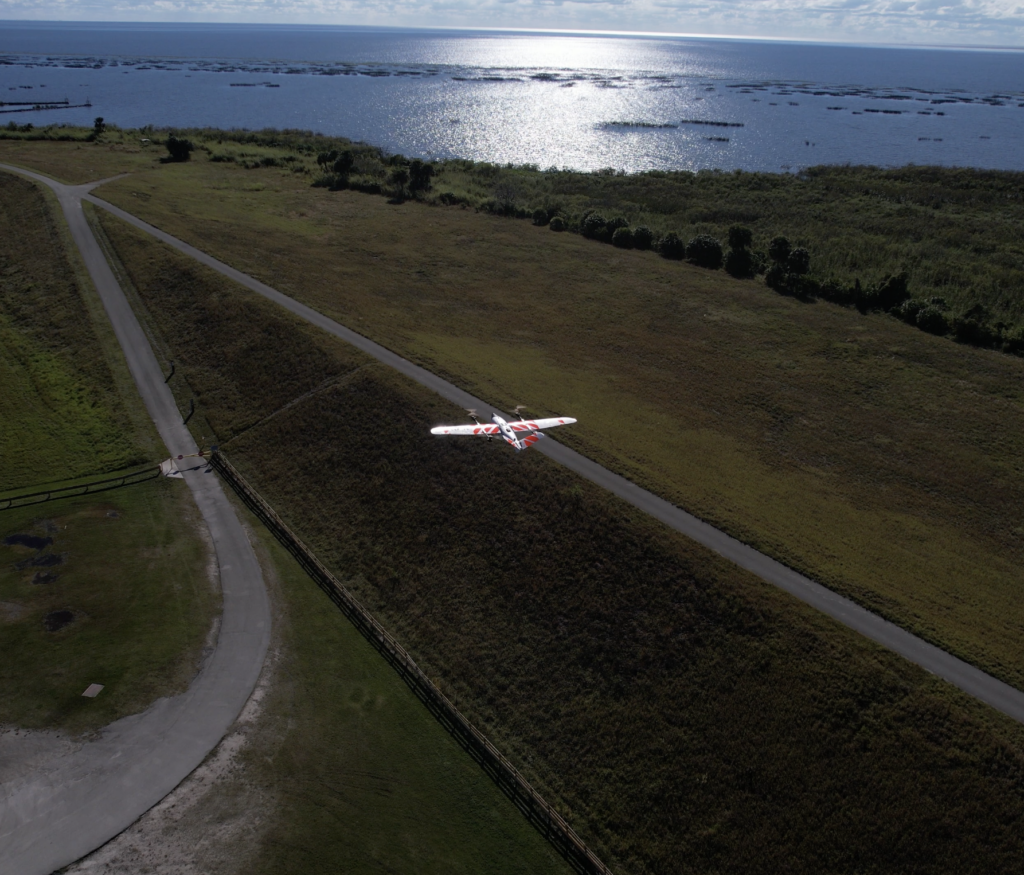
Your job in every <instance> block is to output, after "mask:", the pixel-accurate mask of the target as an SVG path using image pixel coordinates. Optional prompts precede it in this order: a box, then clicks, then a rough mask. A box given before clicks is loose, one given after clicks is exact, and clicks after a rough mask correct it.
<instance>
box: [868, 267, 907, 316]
mask: <svg viewBox="0 0 1024 875" xmlns="http://www.w3.org/2000/svg"><path fill="white" fill-rule="evenodd" d="M909 297H910V292H908V291H907V275H906V273H898V274H895V275H892V276H887V277H885V278H884V279H883V280H882V281H881V282H880V283H879V284H878V286H876V288H875V294H874V298H875V301H874V304H875V306H876V307H878V308H879V309H880V310H885V311H889V310H895V309H896V308H897V307H899V306H900V304H902V303H903V302H904V301H905V300H907V298H909Z"/></svg>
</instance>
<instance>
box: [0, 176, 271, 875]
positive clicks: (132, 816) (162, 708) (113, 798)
mask: <svg viewBox="0 0 1024 875" xmlns="http://www.w3.org/2000/svg"><path fill="white" fill-rule="evenodd" d="M0 170H6V171H9V172H11V173H17V174H20V175H22V176H27V177H29V178H31V179H33V180H35V181H36V182H40V183H42V184H44V185H47V186H49V187H50V188H51V189H52V190H53V191H54V192H55V193H56V195H57V198H58V200H59V201H60V205H61V208H62V209H63V211H64V216H65V218H66V219H67V222H68V225H69V226H70V228H71V233H72V236H73V238H74V241H75V244H76V245H77V247H78V249H79V251H80V252H81V254H82V258H83V259H84V260H85V264H86V267H87V268H88V271H89V275H90V277H91V278H92V281H93V284H94V285H95V287H96V290H97V292H98V293H99V295H100V298H101V299H102V301H103V306H104V308H105V309H106V312H107V315H108V316H109V318H110V322H111V324H112V325H113V328H114V332H115V334H116V335H117V339H118V342H119V343H120V345H121V349H122V350H123V351H124V354H125V358H126V359H127V361H128V367H129V369H130V370H131V374H132V377H133V378H134V379H135V384H136V386H138V389H139V393H140V394H141V395H142V400H143V401H144V402H145V405H146V409H147V410H148V411H149V414H150V416H151V417H152V418H153V422H154V423H155V424H156V427H157V430H158V431H159V433H160V436H161V438H163V441H164V443H165V444H166V445H167V450H168V453H169V455H172V456H177V455H179V454H181V455H186V454H188V453H195V452H196V451H197V449H198V448H197V447H196V444H195V442H194V441H193V440H192V436H191V435H190V434H189V432H188V429H187V428H186V427H185V426H184V425H183V424H182V417H181V413H180V412H179V411H178V408H177V405H176V404H175V402H174V398H173V397H172V395H171V391H170V389H169V388H168V387H167V385H166V384H165V383H164V374H163V371H162V369H161V367H160V365H159V363H158V362H157V360H156V357H155V356H154V354H153V350H152V348H151V347H150V345H149V341H148V340H147V338H146V335H145V334H144V332H143V330H142V327H141V326H140V325H139V322H138V320H137V319H136V318H135V314H134V313H133V312H132V309H131V307H130V306H129V304H128V300H127V299H126V298H125V295H124V292H123V291H122V290H121V287H120V286H119V285H118V283H117V280H116V279H115V277H114V274H113V272H112V271H111V269H110V266H109V265H108V264H107V261H106V259H105V258H104V256H103V253H102V251H101V249H100V246H99V244H98V243H97V241H96V238H95V236H94V235H93V233H92V230H91V229H90V228H89V226H88V224H87V222H86V219H85V214H84V213H83V210H82V197H83V196H85V195H86V193H87V192H88V191H89V190H90V189H91V188H93V187H95V186H96V185H99V184H100V183H98V182H96V183H91V184H88V185H79V186H69V185H61V184H60V183H57V182H55V181H54V180H52V179H49V178H47V177H45V176H42V175H40V174H37V173H32V172H30V171H27V170H22V169H21V168H18V167H10V166H7V165H2V164H0ZM185 481H186V483H187V484H188V486H189V488H190V489H191V490H192V494H193V496H194V497H195V501H196V504H197V505H198V507H199V510H200V512H201V513H202V515H203V519H204V520H205V522H206V525H207V527H208V528H209V531H210V535H211V537H212V539H213V543H214V547H215V549H216V555H217V563H218V565H219V570H220V585H221V591H222V594H223V613H222V615H221V619H220V629H219V635H218V639H217V645H216V649H215V650H214V652H213V653H212V654H210V656H209V657H208V658H207V659H206V661H205V662H204V664H203V667H202V670H201V671H200V673H199V674H198V675H197V676H196V678H195V679H194V680H193V682H192V685H191V686H190V687H189V688H188V690H187V691H186V692H185V693H183V694H181V695H180V696H174V697H173V698H165V699H159V700H157V701H156V702H154V703H153V705H151V706H150V707H149V708H148V709H147V710H146V711H144V712H143V713H141V714H136V715H133V716H131V717H126V718H124V719H122V720H119V721H117V722H116V723H112V724H111V725H110V726H107V727H105V728H104V729H103V730H101V732H100V734H99V737H98V738H96V739H95V740H92V741H89V742H87V743H85V744H82V745H79V746H75V747H74V748H73V749H72V750H70V751H69V752H68V753H66V754H65V755H64V756H62V757H59V758H58V759H57V760H55V761H52V762H50V763H49V765H48V767H47V768H44V769H39V770H37V771H35V772H33V773H31V774H28V775H25V776H23V777H20V778H17V779H15V780H13V781H9V782H7V783H5V784H3V785H2V786H0V871H3V872H4V873H5V875H8V873H9V875H48V873H51V872H53V871H54V870H55V869H59V868H62V867H64V866H66V865H68V864H69V863H72V862H74V861H75V860H77V859H79V858H80V857H83V856H85V855H86V854H88V853H89V852H90V851H93V850H95V849H96V848H98V847H99V846H100V845H102V844H104V843H105V842H107V841H109V840H110V839H111V838H113V837H114V836H115V835H117V834H118V833H119V832H121V831H122V830H123V829H125V828H126V827H128V826H129V825H131V824H132V823H133V822H134V821H135V820H137V819H138V818H139V817H140V816H141V815H142V814H144V813H145V812H146V811H147V810H149V809H150V808H151V807H152V806H153V805H155V804H156V803H157V802H159V801H160V800H161V799H163V797H164V796H166V795H167V794H168V793H169V792H170V791H171V790H173V789H174V788H175V787H176V786H177V785H178V784H179V783H180V782H181V780H182V779H183V778H185V777H186V776H187V775H188V774H189V773H190V772H191V771H192V770H193V769H195V768H196V766H198V765H199V764H200V763H201V762H202V760H203V759H204V758H205V757H206V755H207V754H208V753H209V752H210V751H211V750H213V748H214V747H215V746H216V745H217V743H218V742H219V741H220V740H221V738H222V737H223V736H224V734H225V733H226V732H227V730H228V728H229V727H230V726H231V724H232V723H233V722H234V721H235V718H236V717H237V716H238V714H239V713H240V712H241V710H242V707H243V706H244V704H245V702H246V700H247V699H248V698H249V696H250V694H251V693H252V690H253V688H254V687H255V685H256V681H257V679H258V677H259V674H260V670H261V669H262V667H263V660H264V657H265V656H266V652H267V646H268V644H269V641H270V604H269V600H268V598H267V592H266V588H265V586H264V583H263V575H262V572H261V570H260V566H259V563H258V561H257V559H256V555H255V553H254V552H253V549H252V545H251V544H250V543H249V540H248V538H247V537H246V534H245V531H244V530H243V529H242V525H241V523H240V522H239V519H238V516H237V514H236V513H235V510H234V507H233V506H232V505H231V504H230V502H229V501H228V499H227V497H226V496H225V494H224V492H223V490H222V489H221V486H220V482H219V481H218V479H217V476H216V475H215V474H213V473H209V474H204V473H202V472H201V471H198V470H197V471H190V472H186V473H185Z"/></svg>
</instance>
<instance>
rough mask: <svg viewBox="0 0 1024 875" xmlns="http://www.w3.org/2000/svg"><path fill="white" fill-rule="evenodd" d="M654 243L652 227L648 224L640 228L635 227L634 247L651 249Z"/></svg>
mask: <svg viewBox="0 0 1024 875" xmlns="http://www.w3.org/2000/svg"><path fill="white" fill-rule="evenodd" d="M653 243H654V234H653V233H651V229H650V228H648V227H647V226H646V225H641V226H640V227H639V228H634V229H633V248H634V249H650V248H651V245H652V244H653Z"/></svg>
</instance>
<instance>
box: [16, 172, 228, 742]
mask: <svg viewBox="0 0 1024 875" xmlns="http://www.w3.org/2000/svg"><path fill="white" fill-rule="evenodd" d="M0 178H2V184H0V491H2V493H3V494H5V495H7V494H11V493H14V492H17V493H19V494H23V493H26V492H32V491H35V489H37V488H38V489H41V488H42V487H43V486H44V485H47V486H53V485H60V484H62V483H65V484H66V483H69V482H72V481H77V482H81V481H82V480H83V479H87V478H94V477H97V476H99V475H103V474H108V473H111V472H114V471H119V470H123V469H125V468H128V467H131V466H135V465H139V464H142V463H146V462H149V463H151V464H154V465H155V464H156V462H157V461H158V459H159V458H161V456H160V451H161V449H162V447H161V446H160V443H159V439H158V438H157V436H156V434H155V430H154V428H153V426H152V424H151V422H150V421H149V418H148V416H147V414H146V411H145V408H144V407H143V405H142V403H141V399H140V398H139V397H138V394H137V392H136V390H135V386H134V384H133V383H132V382H131V377H130V376H129V374H128V370H127V366H126V365H125V363H124V359H123V357H122V355H121V352H120V349H119V347H118V346H117V342H116V340H115V339H114V337H113V333H112V331H111V329H110V327H109V325H108V324H107V323H106V322H105V316H104V314H103V312H102V307H101V306H100V305H99V302H98V300H97V299H95V297H93V295H94V292H93V291H92V288H91V287H90V286H89V285H88V284H87V283H88V280H87V279H83V276H82V273H81V272H80V271H79V269H78V264H77V261H76V257H75V255H74V254H73V253H72V252H71V251H70V249H69V248H68V240H67V234H66V229H65V228H64V227H63V225H62V222H63V219H62V218H60V214H59V212H57V211H56V205H55V203H53V202H52V201H51V200H49V199H48V198H47V196H46V195H45V194H44V193H43V192H41V191H40V190H38V189H37V188H36V187H35V186H33V185H32V184H31V183H29V182H26V181H25V180H23V179H20V178H17V177H14V176H9V175H7V174H0ZM200 525H202V522H201V520H199V518H198V515H197V512H196V509H195V506H194V504H193V503H192V499H191V496H190V495H189V494H188V492H187V490H186V488H185V487H184V485H183V484H181V483H174V484H171V483H165V482H147V483H143V484H141V485H137V486H131V487H128V488H125V489H122V490H118V491H113V492H109V493H105V494H104V495H103V496H101V497H96V496H90V497H86V498H80V499H67V500H62V501H56V502H49V503H46V504H41V505H36V506H33V507H27V508H22V509H14V510H3V511H0V603H2V605H0V608H2V610H0V723H2V724H5V725H15V726H21V727H29V728H59V729H63V730H66V731H69V732H80V731H87V730H92V729H97V728H99V727H101V726H103V725H104V724H106V723H108V722H110V721H111V720H114V719H116V718H118V717H123V716H125V715H127V714H132V713H136V712H138V711H140V710H142V709H143V708H145V707H146V706H147V705H149V703H150V702H152V701H153V700H154V699H156V698H158V697H159V696H163V695H171V694H173V693H176V692H181V691H182V690H184V689H185V688H186V687H187V685H188V683H189V681H190V680H191V679H192V677H193V676H194V675H195V672H196V671H197V669H198V666H199V655H200V651H201V649H202V647H203V643H204V641H205V639H206V636H207V634H208V633H209V631H210V628H211V624H212V623H213V621H214V618H215V617H216V615H217V613H218V611H219V602H220V599H219V596H218V594H217V588H216V582H215V581H212V582H211V580H210V578H209V574H208V572H207V564H208V562H209V561H210V559H211V557H210V555H209V551H208V549H207V547H206V545H205V543H204V541H203V539H202V537H201V533H200V531H199V529H198V527H199V526H200ZM13 535H28V536H30V537H31V538H42V539H44V540H45V539H52V543H50V544H47V545H45V547H44V548H42V549H41V550H40V549H38V548H30V547H27V546H25V545H24V544H21V545H19V544H17V543H14V544H10V545H4V544H3V541H4V539H5V538H7V537H9V536H13ZM30 543H31V542H30ZM48 563H55V564H48ZM53 612H67V614H68V615H69V616H70V617H71V618H72V619H73V622H71V623H70V625H68V626H66V627H64V628H62V629H59V630H54V631H49V630H48V629H47V627H46V625H45V620H46V617H47V615H49V614H51V613H53ZM90 683H100V684H103V685H104V686H105V689H104V690H103V692H102V693H100V695H99V697H97V698H95V699H84V698H82V692H83V691H84V690H85V688H86V687H87V686H88V685H89V684H90Z"/></svg>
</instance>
